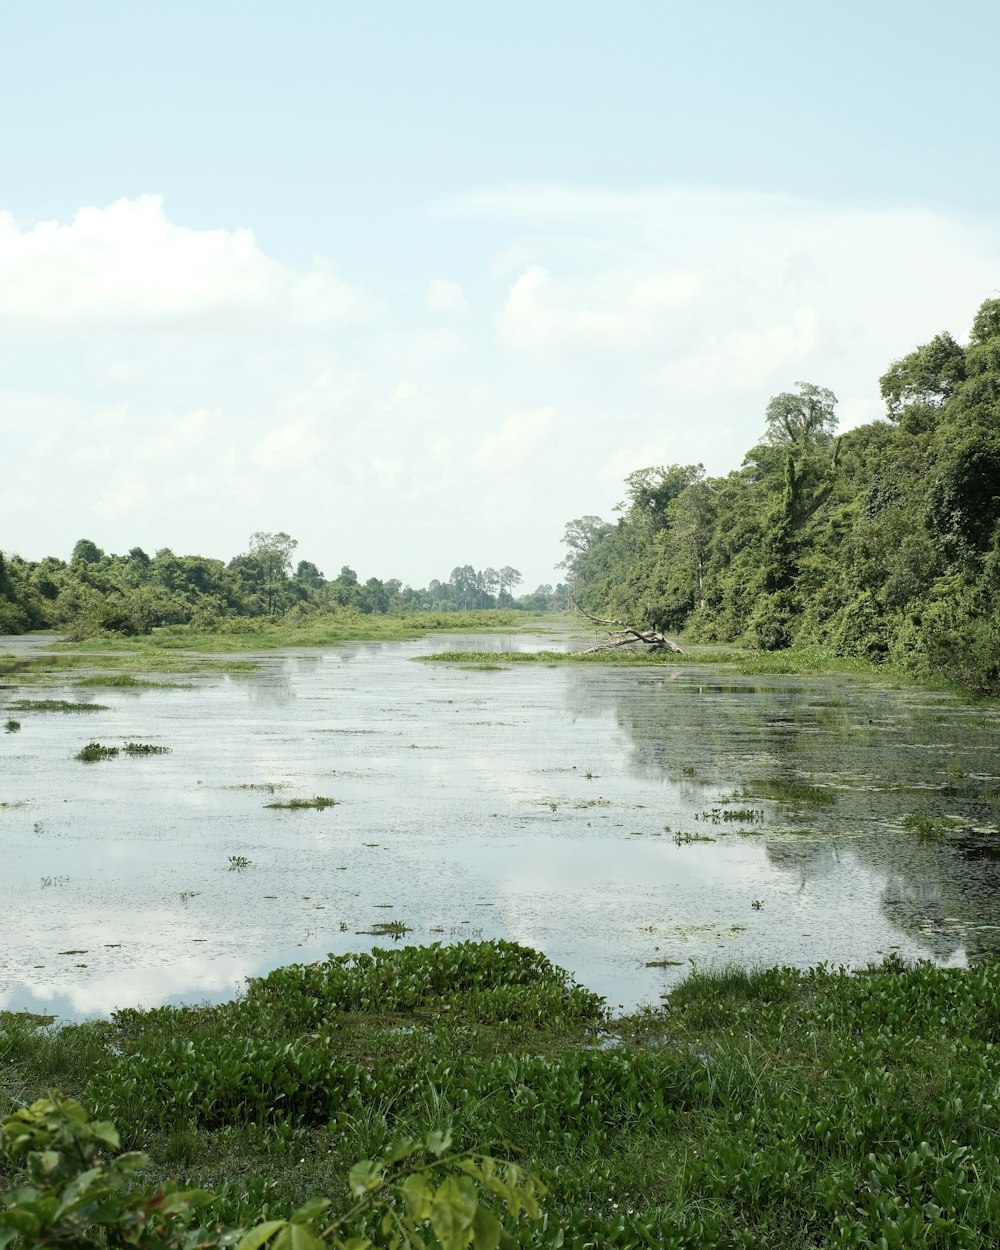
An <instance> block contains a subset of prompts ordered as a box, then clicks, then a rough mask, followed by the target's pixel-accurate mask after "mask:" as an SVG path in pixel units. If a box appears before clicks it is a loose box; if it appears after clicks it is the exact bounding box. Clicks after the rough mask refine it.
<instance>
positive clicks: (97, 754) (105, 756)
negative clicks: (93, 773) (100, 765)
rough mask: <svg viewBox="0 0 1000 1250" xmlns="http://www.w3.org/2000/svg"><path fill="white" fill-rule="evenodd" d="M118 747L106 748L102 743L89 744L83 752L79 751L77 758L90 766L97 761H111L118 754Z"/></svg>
mask: <svg viewBox="0 0 1000 1250" xmlns="http://www.w3.org/2000/svg"><path fill="white" fill-rule="evenodd" d="M118 750H119V749H118V747H109V746H105V745H104V743H102V742H88V743H87V745H86V746H85V747H83V748H82V750H80V751H77V753H76V758H77V759H78V760H83V761H84V762H85V763H87V764H90V763H93V762H94V761H95V760H111V759H114V757H115V756H116V755H117V754H118Z"/></svg>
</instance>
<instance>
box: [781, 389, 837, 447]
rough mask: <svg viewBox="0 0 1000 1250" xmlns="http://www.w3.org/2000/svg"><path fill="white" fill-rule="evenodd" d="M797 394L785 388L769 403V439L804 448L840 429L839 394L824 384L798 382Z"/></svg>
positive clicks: (784, 445) (786, 445)
mask: <svg viewBox="0 0 1000 1250" xmlns="http://www.w3.org/2000/svg"><path fill="white" fill-rule="evenodd" d="M796 386H797V387H798V388H799V389H798V393H797V394H796V393H794V392H792V391H782V392H781V394H780V395H775V396H774V397H773V398H772V399H771V401H770V402H769V403H768V405H767V413H766V417H767V434H766V435H765V438H766V440H767V442H769V443H771V444H773V445H775V446H779V447H793V448H796V449H799V450H803V449H805V448H808V447H813V446H815V445H816V444H818V443H824V442H829V441H830V440H831V439H832V438H833V434H834V431H835V430H836V428H837V418H836V415H835V413H834V408H835V407H836V405H837V397H836V395H834V393H833V391H830V390H827V389H826V387H824V386H815V385H814V384H813V383H812V382H797V383H796Z"/></svg>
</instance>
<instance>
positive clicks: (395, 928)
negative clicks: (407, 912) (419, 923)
mask: <svg viewBox="0 0 1000 1250" xmlns="http://www.w3.org/2000/svg"><path fill="white" fill-rule="evenodd" d="M412 932H413V930H412V929H411V928H410V926H409V925H408V924H406V923H405V922H404V921H402V920H377V921H376V922H375V923H374V924H373V925H372V927H371V928H370V929H359V930H358V935H359V936H361V935H365V936H370V937H391V938H392V939H393V941H395V942H398V941H399V939H400V938H401V937H404V936H405V935H406V934H407V933H412Z"/></svg>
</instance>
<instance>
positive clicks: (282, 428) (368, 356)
mask: <svg viewBox="0 0 1000 1250" xmlns="http://www.w3.org/2000/svg"><path fill="white" fill-rule="evenodd" d="M998 44H1000V10H998V9H997V8H996V6H993V5H991V4H987V3H968V2H967V0H964V2H963V0H960V2H959V3H955V4H952V5H950V6H949V7H948V8H947V9H942V8H941V7H940V6H934V7H933V8H932V7H931V6H930V5H924V4H913V3H910V4H902V3H896V2H895V0H891V2H887V3H882V4H871V3H869V4H866V5H862V4H858V3H847V4H840V5H838V6H836V7H832V6H831V7H827V8H820V7H818V6H805V5H802V4H785V3H767V2H762V3H759V4H755V5H746V4H742V3H741V4H737V3H722V4H720V3H717V4H715V5H705V4H692V3H669V2H667V0H664V2H663V3H659V4H652V3H631V4H630V3H617V4H614V5H611V4H609V3H601V4H594V3H586V2H585V0H577V3H573V4H564V3H548V4H545V3H538V2H536V3H533V4H528V3H495V4H492V5H488V6H487V5H478V4H471V3H467V4H456V3H422V4H421V3H377V2H376V3H367V4H364V5H361V4H352V5H347V4H339V3H322V4H321V3H312V2H309V3H305V2H302V3H284V4H282V5H281V6H278V5H262V4H256V5H247V4H245V3H244V4H233V3H228V2H226V3H223V2H216V3H205V2H202V3H199V4H193V3H176V2H175V3H170V4H160V3H144V4H141V5H137V4H134V3H128V4H125V3H108V2H104V0H90V3H88V4H81V3H72V4H71V3H51V2H46V0H33V2H32V3H24V2H19V3H18V2H14V0H10V2H8V3H7V4H6V5H5V6H4V12H3V37H2V41H0V102H2V105H3V114H4V117H5V119H6V124H5V127H4V131H5V135H4V145H3V162H2V168H0V323H2V324H0V331H2V333H0V433H2V435H3V438H4V442H5V444H6V448H7V452H6V455H5V457H4V459H5V462H6V465H7V468H6V469H5V472H4V474H3V480H2V481H0V547H2V548H3V549H5V550H7V551H19V552H21V553H22V554H24V555H26V556H29V557H38V556H41V555H43V554H47V553H52V554H57V555H62V556H64V557H65V556H67V555H68V554H69V551H70V549H71V548H72V545H73V543H74V542H75V541H76V539H77V538H79V537H82V536H87V537H90V538H93V539H94V541H96V542H98V543H99V544H100V545H101V546H104V547H106V548H108V549H111V550H126V549H127V548H128V547H130V546H133V545H135V544H139V545H142V546H144V547H146V548H147V549H149V550H156V549H157V548H159V547H162V546H170V547H172V548H173V549H174V550H176V551H181V552H183V551H199V552H202V553H204V554H210V555H217V556H220V557H223V558H229V557H230V556H231V555H233V554H235V553H236V552H238V551H240V550H242V549H244V548H245V546H246V543H247V539H248V536H249V534H250V533H251V532H252V531H253V530H257V529H285V530H288V531H289V532H291V533H292V534H293V535H295V536H296V537H297V538H298V539H299V542H300V549H299V554H300V555H302V556H303V557H304V558H307V559H311V560H314V561H315V562H316V563H317V564H318V565H319V566H320V568H322V569H323V570H324V571H325V572H327V574H328V575H331V576H332V575H334V574H335V573H336V572H337V570H338V569H339V567H340V565H341V564H343V563H345V562H347V563H350V564H351V565H352V566H354V567H355V568H356V569H357V570H358V571H359V572H360V573H361V575H362V576H371V575H377V576H382V577H390V576H398V577H401V578H403V579H404V580H408V581H412V582H413V583H414V584H422V583H425V582H426V581H427V580H429V579H430V578H431V577H435V576H436V577H441V578H446V577H447V575H448V573H449V572H450V570H451V568H452V567H453V566H455V565H456V564H465V563H472V564H475V565H477V566H478V567H483V566H485V565H489V564H492V565H499V564H508V563H509V564H513V565H515V566H516V567H518V568H520V569H521V570H522V572H523V573H524V575H525V580H526V582H527V583H529V584H530V585H534V584H536V583H538V582H541V581H555V580H557V578H558V576H559V574H558V573H557V572H556V571H554V569H553V565H554V564H555V562H556V561H557V560H558V559H559V558H560V556H561V554H562V551H561V546H560V543H559V538H560V536H561V532H562V527H563V524H564V522H565V521H567V520H568V519H570V518H571V517H574V516H578V515H581V514H583V513H589V512H598V513H602V514H605V515H607V514H608V513H609V510H610V508H611V507H612V505H613V504H614V503H615V502H616V501H617V500H618V499H619V498H620V497H621V494H622V490H621V480H622V478H623V477H624V475H625V474H626V473H627V472H629V471H631V470H632V469H634V468H638V467H641V466H642V465H645V464H651V463H671V462H681V463H692V462H696V461H703V462H704V463H705V465H706V468H708V470H709V471H710V472H714V473H719V472H725V471H728V470H729V469H732V468H735V467H737V466H738V464H739V461H740V458H741V456H742V454H743V452H744V451H745V450H746V449H747V448H748V447H749V446H750V444H751V443H752V442H753V441H754V440H755V439H756V438H757V437H758V435H759V433H760V431H761V429H762V425H763V410H764V407H765V405H766V402H767V399H768V398H769V397H770V395H772V394H774V393H776V392H777V391H780V390H784V389H788V388H790V387H792V386H793V385H794V383H795V382H796V381H797V380H798V379H800V378H805V379H807V380H810V381H814V382H817V383H819V384H820V385H824V386H829V387H831V388H832V389H833V390H834V391H835V392H836V393H837V394H838V396H839V397H840V400H841V408H840V412H841V418H842V422H843V424H844V425H845V426H849V425H851V424H856V423H857V422H859V421H863V420H870V419H873V418H874V417H876V416H878V414H879V411H880V409H879V404H878V387H877V378H878V375H879V373H881V372H882V371H883V370H884V369H885V367H886V366H887V365H888V363H889V361H890V360H891V359H892V358H894V357H895V356H898V355H900V354H902V353H904V352H906V351H908V350H910V348H912V347H913V346H915V345H916V343H918V342H920V341H922V340H923V339H926V338H928V337H930V336H931V335H932V334H934V333H936V332H937V331H938V330H940V329H944V328H947V329H950V330H952V331H953V332H954V333H955V334H956V335H958V336H959V337H962V336H964V334H965V333H966V331H967V328H968V326H969V324H970V323H971V320H972V317H973V315H974V312H975V309H976V307H977V305H978V304H979V302H981V300H982V299H984V298H987V297H989V296H991V295H995V294H996V293H997V291H998V289H1000V226H998V210H1000V173H998V168H1000V166H998V162H997V159H996V157H997V142H996V139H995V118H996V116H997V111H998V107H997V106H998V103H1000V90H998V88H997V85H996V82H997V74H996V68H995V49H996V47H997V46H998Z"/></svg>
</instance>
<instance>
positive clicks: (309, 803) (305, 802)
mask: <svg viewBox="0 0 1000 1250" xmlns="http://www.w3.org/2000/svg"><path fill="white" fill-rule="evenodd" d="M340 801H341V800H340V799H329V798H327V797H326V795H324V794H317V795H316V797H315V798H312V799H289V800H288V801H287V802H286V803H265V804H264V806H265V807H268V808H278V809H280V810H281V811H285V812H301V811H305V810H306V809H308V808H313V809H315V810H316V811H322V810H323V808H325V807H336V806H337V805H338V804H339V803H340Z"/></svg>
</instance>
